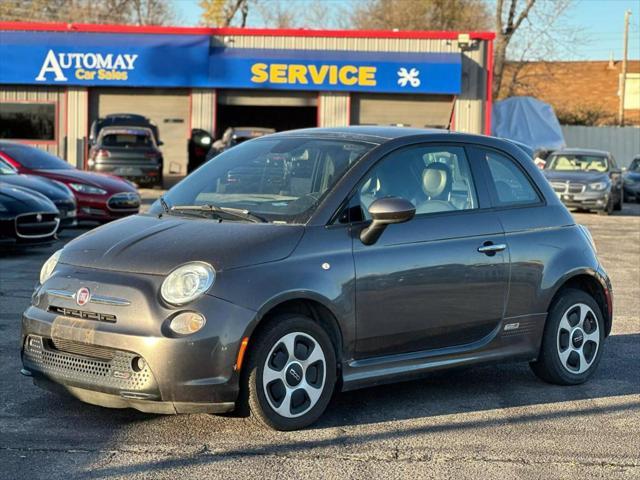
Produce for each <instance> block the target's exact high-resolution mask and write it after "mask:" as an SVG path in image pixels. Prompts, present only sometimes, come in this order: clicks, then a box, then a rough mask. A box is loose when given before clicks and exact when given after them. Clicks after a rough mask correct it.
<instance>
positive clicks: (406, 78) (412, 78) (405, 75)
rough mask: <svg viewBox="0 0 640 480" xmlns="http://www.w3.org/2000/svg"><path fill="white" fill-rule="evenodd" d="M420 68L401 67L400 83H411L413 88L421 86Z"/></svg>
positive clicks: (404, 85) (404, 84)
mask: <svg viewBox="0 0 640 480" xmlns="http://www.w3.org/2000/svg"><path fill="white" fill-rule="evenodd" d="M419 76H420V70H418V69H417V68H412V69H411V70H409V71H407V69H406V68H405V67H402V68H400V70H398V85H400V86H401V87H406V86H407V84H409V85H411V86H412V87H413V88H416V87H419V86H420V78H418V77H419Z"/></svg>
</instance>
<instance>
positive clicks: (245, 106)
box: [0, 22, 494, 175]
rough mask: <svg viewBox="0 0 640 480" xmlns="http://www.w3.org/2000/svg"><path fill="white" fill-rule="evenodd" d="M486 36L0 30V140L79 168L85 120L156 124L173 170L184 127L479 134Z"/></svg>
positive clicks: (484, 108) (43, 27) (180, 170)
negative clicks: (122, 117) (123, 116)
mask: <svg viewBox="0 0 640 480" xmlns="http://www.w3.org/2000/svg"><path fill="white" fill-rule="evenodd" d="M493 38H494V35H493V33H489V32H431V31H337V30H306V29H293V30H281V29H280V30H272V29H252V28H243V29H239V28H222V29H210V28H179V27H136V26H114V25H77V24H49V23H15V22H0V138H4V139H13V140H16V141H21V142H25V143H29V144H32V145H35V146H38V147H41V148H45V149H47V150H49V151H51V152H52V153H55V154H57V155H59V156H61V157H63V158H65V159H66V160H67V161H68V162H70V163H72V164H74V165H77V166H80V167H82V166H83V165H84V164H85V162H86V158H87V151H88V136H89V129H90V125H91V123H92V121H94V120H95V119H97V118H99V117H104V116H105V115H108V114H113V113H135V114H141V115H144V116H146V117H149V118H150V119H151V120H152V121H154V122H155V123H156V124H157V125H158V128H159V131H160V138H161V140H162V142H163V146H162V149H163V152H164V157H165V174H176V175H183V174H185V173H186V165H187V140H188V138H189V136H190V132H191V130H192V129H194V128H200V129H204V130H207V131H210V132H212V133H213V134H214V136H215V137H216V138H219V137H220V136H221V135H222V133H223V132H224V130H225V129H226V128H227V127H229V126H251V127H272V128H275V129H276V130H288V129H292V128H304V127H315V126H321V127H333V126H345V125H403V126H412V127H438V128H450V129H451V130H457V131H464V132H474V133H487V132H489V129H490V123H491V80H492V78H491V70H492V63H493V61H492V51H493V45H492V43H493Z"/></svg>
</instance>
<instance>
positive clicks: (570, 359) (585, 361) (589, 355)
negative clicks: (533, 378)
mask: <svg viewBox="0 0 640 480" xmlns="http://www.w3.org/2000/svg"><path fill="white" fill-rule="evenodd" d="M603 341H604V321H603V317H602V312H601V311H600V308H599V307H598V304H597V303H596V302H595V300H594V299H593V297H592V296H591V295H589V294H588V293H586V292H584V291H582V290H576V289H567V290H565V291H564V292H563V293H562V296H561V297H560V298H558V299H557V300H556V301H555V302H554V304H553V306H552V307H551V309H550V310H549V316H548V318H547V324H546V326H545V330H544V336H543V339H542V348H541V350H540V356H539V358H538V360H537V361H536V362H532V363H530V366H531V369H532V370H533V372H534V373H535V374H536V375H537V376H538V377H539V378H541V379H542V380H544V381H546V382H549V383H555V384H557V385H577V384H580V383H584V382H585V381H587V379H588V378H589V377H590V376H591V375H592V374H593V372H594V371H595V369H596V367H597V366H598V363H599V362H600V358H601V356H602V343H603Z"/></svg>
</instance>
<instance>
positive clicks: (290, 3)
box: [256, 0, 345, 29]
mask: <svg viewBox="0 0 640 480" xmlns="http://www.w3.org/2000/svg"><path fill="white" fill-rule="evenodd" d="M256 6H257V13H258V15H259V20H260V23H261V24H263V25H264V26H266V27H269V28H312V29H321V28H324V29H328V28H336V27H337V26H338V25H339V24H340V22H339V20H340V18H341V16H344V10H345V7H343V6H339V5H336V4H335V3H333V2H329V1H326V0H305V1H295V0H269V1H268V2H267V1H262V2H256Z"/></svg>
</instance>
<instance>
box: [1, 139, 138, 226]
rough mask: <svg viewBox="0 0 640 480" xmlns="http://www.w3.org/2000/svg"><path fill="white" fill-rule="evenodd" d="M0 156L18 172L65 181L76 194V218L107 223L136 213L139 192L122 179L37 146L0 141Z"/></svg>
mask: <svg viewBox="0 0 640 480" xmlns="http://www.w3.org/2000/svg"><path fill="white" fill-rule="evenodd" d="M0 158H3V159H4V160H6V161H7V162H8V163H9V164H10V165H12V166H13V167H14V168H15V169H16V170H17V171H18V173H24V174H30V175H37V176H39V177H46V178H49V179H52V180H56V181H58V182H61V183H63V184H65V185H66V186H67V187H69V188H70V189H71V191H73V194H74V195H75V197H76V203H77V212H78V217H77V218H78V220H79V221H81V220H91V221H99V222H107V221H110V220H115V219H117V218H122V217H126V216H128V215H133V214H135V213H138V211H139V210H140V195H139V194H138V191H137V190H136V188H135V187H134V186H133V185H132V184H131V183H129V182H127V181H126V180H123V179H121V178H118V177H114V176H112V175H105V174H100V173H93V172H86V171H84V170H78V169H77V168H75V167H73V166H71V165H70V164H68V163H67V162H65V161H64V160H62V159H60V158H58V157H56V156H55V155H52V154H50V153H48V152H45V151H44V150H40V149H39V148H35V147H32V146H30V145H24V144H21V143H15V142H10V141H5V140H0Z"/></svg>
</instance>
